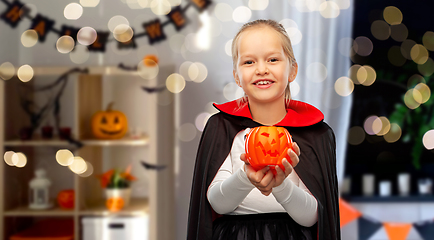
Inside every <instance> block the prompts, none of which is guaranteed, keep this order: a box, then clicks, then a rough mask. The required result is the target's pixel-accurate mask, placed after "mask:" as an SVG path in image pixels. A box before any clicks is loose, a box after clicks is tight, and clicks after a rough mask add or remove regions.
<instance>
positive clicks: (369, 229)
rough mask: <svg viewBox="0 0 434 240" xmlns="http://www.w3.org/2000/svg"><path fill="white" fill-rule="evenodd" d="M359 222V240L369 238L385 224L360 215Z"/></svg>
mask: <svg viewBox="0 0 434 240" xmlns="http://www.w3.org/2000/svg"><path fill="white" fill-rule="evenodd" d="M358 221H359V222H358V224H359V240H368V239H369V238H370V237H372V235H373V234H374V233H375V232H377V231H378V229H380V228H381V227H382V226H383V224H382V223H381V222H378V221H376V220H373V219H371V218H369V217H363V216H362V217H360V218H359V219H358Z"/></svg>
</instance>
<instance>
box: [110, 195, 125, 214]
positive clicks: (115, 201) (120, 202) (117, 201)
mask: <svg viewBox="0 0 434 240" xmlns="http://www.w3.org/2000/svg"><path fill="white" fill-rule="evenodd" d="M124 206H125V201H124V199H123V198H121V197H112V198H109V199H107V201H106V207H107V209H108V210H110V211H111V212H117V211H120V210H122V208H123V207H124Z"/></svg>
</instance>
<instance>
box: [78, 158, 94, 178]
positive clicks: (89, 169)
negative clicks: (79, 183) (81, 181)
mask: <svg viewBox="0 0 434 240" xmlns="http://www.w3.org/2000/svg"><path fill="white" fill-rule="evenodd" d="M84 162H85V164H86V170H85V171H84V172H83V173H80V174H78V176H80V177H90V176H91V175H92V174H93V165H92V164H91V163H90V162H88V161H84Z"/></svg>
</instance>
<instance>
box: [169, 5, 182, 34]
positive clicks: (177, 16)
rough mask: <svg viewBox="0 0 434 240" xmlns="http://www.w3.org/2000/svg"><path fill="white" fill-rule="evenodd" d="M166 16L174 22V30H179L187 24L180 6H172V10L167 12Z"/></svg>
mask: <svg viewBox="0 0 434 240" xmlns="http://www.w3.org/2000/svg"><path fill="white" fill-rule="evenodd" d="M167 16H168V17H169V19H170V21H171V22H172V23H173V24H175V28H176V31H179V30H181V29H182V28H183V27H185V25H186V24H187V18H186V17H185V15H184V13H183V12H182V9H181V7H180V6H178V7H176V8H173V9H172V11H171V12H170V13H169V14H167Z"/></svg>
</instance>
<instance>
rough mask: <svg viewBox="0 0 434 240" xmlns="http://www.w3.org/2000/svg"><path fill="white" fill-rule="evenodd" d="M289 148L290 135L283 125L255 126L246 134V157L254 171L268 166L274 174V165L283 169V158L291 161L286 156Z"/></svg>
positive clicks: (290, 146)
mask: <svg viewBox="0 0 434 240" xmlns="http://www.w3.org/2000/svg"><path fill="white" fill-rule="evenodd" d="M289 148H291V149H292V137H291V134H289V132H288V130H286V129H285V128H283V127H275V126H261V127H255V128H252V129H251V130H250V132H249V133H248V134H247V135H246V141H245V150H246V158H247V160H248V162H249V163H250V165H251V166H252V167H253V168H254V169H255V170H256V171H258V170H260V169H262V168H264V167H266V166H269V167H270V169H271V171H272V172H273V173H274V174H276V170H275V166H276V165H278V166H279V167H280V168H281V169H282V170H285V167H284V166H283V164H282V160H283V158H286V159H287V160H288V162H289V163H292V162H291V159H290V158H289V156H288V149H289Z"/></svg>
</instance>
